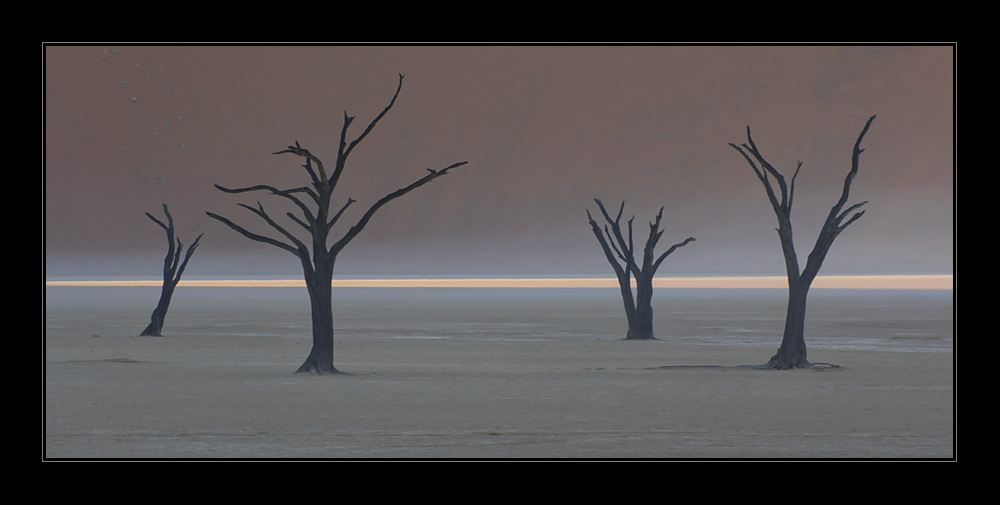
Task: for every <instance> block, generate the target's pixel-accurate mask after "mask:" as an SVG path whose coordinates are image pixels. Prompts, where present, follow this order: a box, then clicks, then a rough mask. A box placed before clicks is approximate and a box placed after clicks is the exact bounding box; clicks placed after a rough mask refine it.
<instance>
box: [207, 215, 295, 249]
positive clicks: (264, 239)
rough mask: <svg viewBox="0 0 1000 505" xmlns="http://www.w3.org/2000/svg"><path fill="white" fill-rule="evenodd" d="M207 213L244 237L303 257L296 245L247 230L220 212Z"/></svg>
mask: <svg viewBox="0 0 1000 505" xmlns="http://www.w3.org/2000/svg"><path fill="white" fill-rule="evenodd" d="M205 214H208V217H210V218H212V219H215V220H217V221H220V222H221V223H222V224H224V225H226V226H228V227H230V228H232V229H233V230H236V231H237V232H239V233H240V235H243V236H244V237H246V238H248V239H250V240H254V241H257V242H263V243H265V244H271V245H273V246H275V247H278V248H280V249H284V250H286V251H288V252H290V253H292V254H294V255H296V256H299V257H300V258H301V257H302V256H301V255H302V251H300V250H298V249H296V248H295V247H293V246H290V245H288V244H286V243H284V242H281V241H279V240H275V239H273V238H271V237H266V236H264V235H258V234H256V233H253V232H251V231H249V230H247V229H246V228H243V227H242V226H240V225H238V224H236V223H234V222H232V221H230V220H229V219H226V218H224V217H222V216H220V215H218V214H215V213H212V212H207V211H206V212H205ZM306 256H307V257H306V259H308V252H306Z"/></svg>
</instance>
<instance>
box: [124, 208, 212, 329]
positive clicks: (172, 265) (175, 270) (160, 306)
mask: <svg viewBox="0 0 1000 505" xmlns="http://www.w3.org/2000/svg"><path fill="white" fill-rule="evenodd" d="M163 213H164V214H166V215H167V222H166V224H164V223H163V221H160V220H159V219H156V218H155V217H153V215H152V214H150V213H149V212H147V213H146V216H147V217H149V218H150V219H152V220H153V222H154V223H156V224H158V225H160V228H163V231H165V232H167V256H166V257H165V258H163V288H162V289H161V290H160V301H159V303H157V304H156V308H155V309H153V314H152V315H151V316H150V317H149V325H147V326H146V329H144V330H142V333H140V334H139V336H140V337H144V336H151V337H159V336H160V333H161V332H162V331H163V319H164V318H165V317H167V308H169V307H170V299H171V298H172V297H173V296H174V288H176V287H177V283H178V282H180V280H181V274H183V273H184V268H186V267H187V264H188V260H190V259H191V255H192V254H194V250H195V249H197V248H198V242H200V241H201V237H202V235H204V233H202V234H201V235H198V238H196V239H194V242H192V243H191V247H188V250H187V253H186V254H185V255H184V261H183V262H181V261H180V259H181V251H183V250H184V245H183V244H181V239H177V244H176V245H175V244H174V218H173V217H171V216H170V211H169V210H167V204H163Z"/></svg>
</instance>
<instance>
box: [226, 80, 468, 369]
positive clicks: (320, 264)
mask: <svg viewBox="0 0 1000 505" xmlns="http://www.w3.org/2000/svg"><path fill="white" fill-rule="evenodd" d="M402 86H403V75H402V74H400V75H399V84H398V86H397V87H396V93H395V94H394V95H393V96H392V100H390V101H389V104H388V105H387V106H386V107H385V109H384V110H382V112H381V113H380V114H379V115H378V116H376V117H375V119H373V120H372V121H371V123H369V124H368V126H367V128H365V130H364V131H363V132H362V133H361V134H360V135H359V136H358V137H357V138H355V139H354V140H353V141H351V142H350V143H348V142H347V130H348V127H349V126H350V125H351V122H352V121H353V120H354V117H352V116H348V115H347V113H346V112H345V113H344V125H343V128H342V129H341V133H340V146H339V148H338V150H337V159H336V163H335V164H334V167H333V172H332V173H331V174H329V175H328V174H327V171H326V168H325V167H324V165H323V162H322V161H321V160H320V159H319V158H318V157H316V156H315V155H313V154H312V153H311V152H309V150H308V149H305V148H303V147H301V146H300V145H299V143H298V142H296V143H295V145H294V146H288V148H286V149H284V150H281V151H278V152H275V153H273V154H293V155H295V156H300V157H302V158H305V164H304V165H302V166H303V168H305V169H306V172H307V173H308V174H309V177H310V179H311V187H310V186H303V187H298V188H291V189H279V188H276V187H273V186H268V185H257V186H250V187H246V188H236V189H229V188H225V187H222V186H220V185H218V184H216V185H215V187H216V188H218V189H219V190H220V191H223V192H225V193H233V194H236V193H246V192H252V191H265V192H269V193H271V194H273V195H277V196H280V197H282V198H284V199H286V200H288V201H290V202H291V203H292V204H293V205H294V206H295V207H297V208H298V209H299V211H300V212H301V217H300V216H297V215H295V214H294V213H292V212H288V213H287V216H288V218H289V219H291V220H292V221H293V222H294V223H295V224H297V225H299V226H301V227H302V228H303V229H305V231H306V232H307V233H308V234H309V236H310V239H309V242H311V252H310V246H309V245H307V244H306V241H303V240H300V239H298V238H296V237H295V235H293V234H292V233H291V232H289V231H288V230H286V229H285V228H284V227H283V226H282V225H280V224H278V223H277V222H276V221H274V219H272V218H271V216H270V215H268V213H267V212H266V211H265V210H264V207H263V205H261V204H260V202H257V206H256V207H253V206H249V205H244V204H239V205H240V206H241V207H244V208H246V209H247V210H249V211H250V212H252V213H254V214H256V215H257V216H258V217H260V218H261V219H263V220H264V222H266V223H267V224H268V225H270V226H271V227H272V228H274V229H275V230H277V231H278V233H280V234H281V235H282V236H284V237H285V239H287V242H285V241H281V240H276V239H273V238H270V237H266V236H263V235H258V234H256V233H253V232H251V231H248V230H247V229H245V228H243V227H242V226H239V225H237V224H235V223H233V222H232V221H230V220H229V219H226V218H224V217H222V216H219V215H217V214H213V213H211V212H208V215H209V216H211V217H212V218H215V219H217V220H219V221H221V222H222V223H224V224H225V225H226V226H229V227H230V228H232V229H234V230H236V231H237V232H239V233H240V234H242V235H243V236H244V237H247V238H249V239H251V240H255V241H257V242H263V243H265V244H270V245H273V246H275V247H278V248H280V249H283V250H285V251H288V252H290V253H292V254H294V255H295V256H296V257H297V258H298V259H299V261H300V262H301V264H302V270H303V273H304V275H305V281H306V288H307V289H308V290H309V299H310V304H311V308H312V333H313V345H312V350H311V351H310V352H309V356H308V357H307V358H306V360H305V362H303V363H302V366H300V367H299V369H298V370H297V372H313V373H317V374H323V373H336V372H337V369H336V368H335V367H334V366H333V308H332V298H331V295H332V293H331V291H332V282H333V269H334V264H335V263H336V260H337V255H338V254H340V251H342V250H343V249H344V247H346V246H347V244H348V243H350V242H351V240H353V239H354V238H355V237H357V236H358V234H359V233H361V230H363V229H364V228H365V226H366V225H367V224H368V222H369V221H370V220H371V218H372V216H374V215H375V212H377V211H378V210H379V209H381V208H382V206H384V205H385V204H387V203H389V202H390V201H392V200H395V199H396V198H399V197H401V196H403V195H405V194H407V193H409V192H410V191H413V190H414V189H416V188H418V187H420V186H423V185H424V184H427V183H428V182H431V181H433V180H434V179H436V178H438V177H440V176H442V175H445V174H447V173H448V171H449V170H451V169H453V168H456V167H460V166H462V165H465V164H466V163H468V162H465V161H462V162H459V163H454V164H452V165H449V166H447V167H445V168H443V169H441V170H432V169H429V168H428V169H427V171H428V174H427V175H425V176H423V177H421V178H420V179H418V180H417V181H416V182H414V183H412V184H410V185H409V186H406V187H404V188H402V189H398V190H396V191H394V192H392V193H389V194H388V195H386V196H384V197H382V199H380V200H378V201H377V202H375V203H374V204H373V205H372V206H371V207H370V208H369V209H368V210H367V211H366V212H365V213H364V215H362V216H361V218H360V219H359V220H358V221H357V222H356V223H355V224H354V225H353V226H351V227H350V229H348V230H347V231H346V232H345V233H344V235H343V236H341V237H340V238H339V239H337V240H336V241H334V242H333V244H332V245H330V244H329V241H328V236H329V234H330V232H331V230H332V229H333V227H334V225H335V224H336V223H337V221H338V220H339V219H340V218H341V216H343V214H344V211H346V210H347V208H348V207H349V206H350V205H351V204H352V203H355V200H354V199H352V198H348V199H347V202H346V203H344V205H343V206H342V207H340V209H339V210H337V211H336V212H335V213H333V214H331V213H330V200H331V198H332V196H333V192H334V189H335V188H336V187H337V183H338V181H339V180H340V176H341V174H342V173H343V171H344V167H345V166H346V165H347V158H348V156H350V154H351V152H352V151H353V150H354V148H355V147H357V146H358V144H360V143H361V141H362V140H364V138H365V137H366V136H367V135H368V134H369V133H370V132H371V131H372V129H373V128H374V127H375V125H376V124H377V123H378V122H379V120H381V119H382V118H383V117H384V116H385V115H386V113H388V112H389V109H391V108H392V106H393V104H394V103H396V97H398V96H399V91H400V89H401V88H402ZM302 195H304V196H305V197H306V198H302V197H301V196H302ZM307 199H308V200H311V201H312V205H313V208H314V209H315V210H313V209H311V208H310V206H309V205H307V204H306V203H307V201H306V200H307Z"/></svg>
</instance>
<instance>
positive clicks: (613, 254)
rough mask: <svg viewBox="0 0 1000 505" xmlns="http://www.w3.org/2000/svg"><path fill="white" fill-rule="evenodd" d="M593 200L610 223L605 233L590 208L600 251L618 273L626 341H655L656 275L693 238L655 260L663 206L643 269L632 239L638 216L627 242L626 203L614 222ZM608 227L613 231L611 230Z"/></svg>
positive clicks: (651, 228)
mask: <svg viewBox="0 0 1000 505" xmlns="http://www.w3.org/2000/svg"><path fill="white" fill-rule="evenodd" d="M594 201H595V202H597V206H598V208H600V209H601V214H602V215H604V220H605V221H607V224H605V225H604V231H603V233H602V231H601V227H600V226H598V225H597V221H595V220H594V218H593V217H592V216H591V215H590V209H587V219H588V220H589V221H590V227H591V228H592V229H593V232H594V236H596V237H597V241H598V242H600V244H601V248H602V249H604V255H605V257H607V259H608V262H610V263H611V268H613V269H614V270H615V275H616V276H618V285H619V287H620V288H621V294H622V301H623V302H624V304H625V316H626V317H627V319H628V333H627V334H626V335H625V339H626V340H652V339H654V338H655V337H654V336H653V306H652V301H653V275H654V274H655V273H656V270H657V269H658V268H660V264H661V263H663V260H664V259H666V257H667V256H669V255H670V254H671V253H673V252H674V251H675V250H677V248H678V247H684V246H685V245H687V244H688V242H694V237H688V238H687V239H685V240H684V241H683V242H680V243H677V244H674V245H672V246H670V249H668V250H666V251H665V252H664V253H663V254H661V255H660V256H658V257H655V259H654V253H653V250H654V249H655V248H656V243H657V242H659V240H660V237H661V236H663V230H660V219H661V218H662V217H663V207H660V212H659V213H658V214H657V215H656V221H654V222H650V223H649V237H648V238H647V239H646V246H645V247H644V248H643V250H642V266H640V265H639V264H638V263H636V260H635V248H634V246H633V240H632V221H634V220H635V216H633V217H632V219H629V220H628V239H627V240H626V239H625V236H624V234H623V233H622V228H621V219H622V212H623V211H624V210H625V202H622V204H621V207H620V208H619V209H618V215H617V216H616V217H615V218H614V219H611V216H610V215H609V214H608V211H607V209H605V208H604V204H603V203H601V201H600V200H596V199H595V200H594ZM609 226H610V229H609V228H608V227H609ZM619 261H621V263H619ZM633 275H634V276H635V284H636V289H635V296H634V297H633V296H632V276H633Z"/></svg>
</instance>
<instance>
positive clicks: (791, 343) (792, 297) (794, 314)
mask: <svg viewBox="0 0 1000 505" xmlns="http://www.w3.org/2000/svg"><path fill="white" fill-rule="evenodd" d="M808 292H809V286H794V285H790V286H789V288H788V310H787V312H786V313H785V333H784V335H783V336H782V338H781V347H779V348H778V352H777V353H776V354H775V355H774V356H772V357H771V359H770V360H768V362H767V368H773V369H777V370H789V369H792V368H808V367H809V361H807V360H806V339H805V322H806V295H807V294H808Z"/></svg>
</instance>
